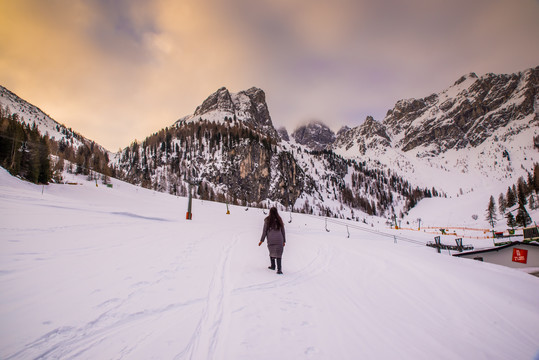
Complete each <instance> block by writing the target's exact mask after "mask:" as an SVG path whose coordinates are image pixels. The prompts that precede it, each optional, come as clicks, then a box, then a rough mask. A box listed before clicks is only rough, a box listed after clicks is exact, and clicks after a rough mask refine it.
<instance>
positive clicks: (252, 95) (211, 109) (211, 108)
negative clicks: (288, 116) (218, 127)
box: [175, 87, 278, 138]
mask: <svg viewBox="0 0 539 360" xmlns="http://www.w3.org/2000/svg"><path fill="white" fill-rule="evenodd" d="M225 119H231V120H232V119H234V121H240V122H243V123H244V124H246V125H248V126H249V127H251V128H253V129H255V130H257V131H259V132H261V133H263V134H264V135H267V136H270V137H272V138H278V135H277V131H276V130H275V128H274V127H273V123H272V121H271V116H270V113H269V110H268V105H267V103H266V94H265V93H264V91H263V90H261V89H259V88H256V87H252V88H250V89H248V90H243V91H240V92H238V93H231V92H230V91H228V89H227V88H225V87H222V88H220V89H219V90H217V91H216V92H214V93H213V94H211V95H210V96H209V97H208V98H207V99H206V100H204V102H203V103H202V105H200V106H198V107H197V108H196V110H195V112H194V113H193V115H188V116H184V117H182V118H180V119H179V120H178V121H176V122H175V125H180V124H182V123H185V122H190V121H201V120H208V121H215V122H224V121H225Z"/></svg>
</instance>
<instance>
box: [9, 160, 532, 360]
mask: <svg viewBox="0 0 539 360" xmlns="http://www.w3.org/2000/svg"><path fill="white" fill-rule="evenodd" d="M67 180H69V181H72V182H78V183H80V184H81V185H49V186H44V187H43V186H36V185H32V184H28V183H25V182H22V181H20V180H18V179H16V178H13V177H11V176H10V175H9V174H7V172H6V171H5V170H3V169H0V231H1V236H0V358H1V359H36V358H40V359H41V358H43V359H72V358H75V359H152V358H155V359H394V358H398V359H533V358H534V357H537V356H539V337H538V336H537V334H539V300H538V299H539V278H537V277H534V276H531V275H529V274H526V273H524V272H521V271H517V270H514V269H510V268H505V267H501V266H496V265H492V264H487V263H481V262H476V261H472V260H467V259H460V258H453V257H451V256H447V254H442V255H440V254H437V253H436V251H435V250H434V249H432V248H428V247H426V246H424V245H422V243H425V242H426V241H430V240H432V234H430V233H428V232H419V231H406V230H400V231H396V230H390V229H388V228H387V227H386V225H385V224H382V222H383V221H381V222H380V223H377V222H373V223H371V224H360V223H356V222H354V223H352V222H350V223H348V224H349V229H348V230H349V231H350V237H349V238H348V237H347V236H348V233H347V229H346V227H345V226H344V225H342V224H345V222H344V221H342V220H339V223H338V224H337V223H335V222H333V221H328V224H327V226H328V230H330V231H329V232H327V231H326V229H325V226H326V224H325V222H324V219H323V218H316V217H311V216H306V215H298V214H293V215H292V222H291V223H289V222H288V220H289V218H290V216H289V214H288V213H282V216H283V218H284V220H285V224H286V230H287V238H288V241H287V245H286V248H285V253H284V257H283V272H284V275H276V274H275V272H274V271H271V270H268V269H267V266H268V265H269V259H268V253H267V249H266V248H265V246H262V247H258V246H257V243H258V240H259V238H260V233H261V230H262V221H263V218H264V217H265V215H264V213H263V212H262V211H261V210H259V209H249V210H248V211H246V210H245V208H241V207H230V210H231V214H230V215H226V206H225V205H224V204H218V203H210V202H200V201H194V203H193V220H192V221H187V220H185V212H186V208H187V200H186V199H185V198H178V197H174V196H170V195H166V194H162V193H156V192H153V191H150V190H145V189H141V188H137V187H134V186H132V185H129V184H126V183H121V182H119V181H115V180H113V184H114V187H113V188H108V187H106V186H103V185H101V184H99V186H98V187H96V186H95V183H92V182H87V181H86V180H84V178H82V177H81V178H75V177H73V178H68V179H67ZM420 205H421V206H423V208H422V207H421V206H418V208H417V209H418V210H417V211H421V212H422V213H417V214H414V216H423V217H425V218H427V213H428V212H429V211H430V209H429V204H428V202H426V203H421V204H420ZM480 215H481V214H480ZM450 220H451V219H450ZM450 220H448V221H450ZM393 235H395V236H397V237H395V238H393ZM395 240H396V243H395ZM474 241H476V243H475V244H476V245H482V244H484V242H485V241H487V242H489V241H491V240H480V239H477V240H473V239H465V243H470V242H472V243H473V242H474Z"/></svg>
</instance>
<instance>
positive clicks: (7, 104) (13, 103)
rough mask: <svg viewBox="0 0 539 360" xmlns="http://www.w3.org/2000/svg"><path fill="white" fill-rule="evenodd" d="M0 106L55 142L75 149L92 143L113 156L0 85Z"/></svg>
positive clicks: (110, 154) (105, 151)
mask: <svg viewBox="0 0 539 360" xmlns="http://www.w3.org/2000/svg"><path fill="white" fill-rule="evenodd" d="M0 106H2V108H4V109H5V110H6V111H7V112H8V113H9V114H16V115H17V116H18V119H19V121H20V122H21V123H23V124H27V125H29V126H33V125H34V124H35V126H36V127H37V129H38V131H39V132H40V133H41V134H42V135H48V136H49V138H50V139H51V140H54V141H56V142H60V141H62V142H64V143H65V144H68V145H70V146H73V148H74V149H75V150H76V149H78V148H79V147H80V146H81V145H83V144H86V145H88V144H92V143H93V144H94V145H95V146H97V147H98V148H99V149H100V150H101V151H102V152H103V153H107V154H108V156H109V158H113V157H114V154H113V153H111V152H110V151H108V150H106V149H105V148H104V147H102V146H100V145H98V144H96V143H95V142H94V141H92V140H90V139H87V138H85V137H84V136H82V135H81V134H79V133H77V132H75V131H74V130H72V129H71V128H67V127H66V126H64V125H62V124H60V123H58V122H56V120H54V119H53V118H51V117H50V116H49V115H47V114H46V113H45V112H43V111H42V110H41V109H40V108H38V107H37V106H35V105H32V104H30V103H29V102H27V101H26V100H24V99H21V98H20V97H19V96H17V95H16V94H14V93H13V92H11V91H9V90H8V89H6V88H5V87H3V86H0Z"/></svg>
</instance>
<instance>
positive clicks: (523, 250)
mask: <svg viewBox="0 0 539 360" xmlns="http://www.w3.org/2000/svg"><path fill="white" fill-rule="evenodd" d="M453 256H457V257H463V258H467V259H473V260H478V261H484V262H488V263H492V264H498V265H503V266H507V267H512V268H520V269H523V268H536V269H532V271H533V272H535V271H537V268H539V243H535V242H531V243H528V242H520V241H516V242H512V243H510V244H507V245H503V246H496V247H493V248H489V249H484V250H477V251H468V252H463V253H458V254H453ZM534 275H535V274H534Z"/></svg>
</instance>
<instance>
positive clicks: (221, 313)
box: [175, 235, 239, 360]
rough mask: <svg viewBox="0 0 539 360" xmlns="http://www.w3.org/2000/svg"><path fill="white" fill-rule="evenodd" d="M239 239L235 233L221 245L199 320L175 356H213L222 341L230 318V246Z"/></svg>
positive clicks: (205, 357)
mask: <svg viewBox="0 0 539 360" xmlns="http://www.w3.org/2000/svg"><path fill="white" fill-rule="evenodd" d="M238 240H239V236H238V235H236V236H235V237H234V240H233V241H232V243H230V244H228V245H227V246H225V247H224V249H223V252H222V255H221V256H220V259H219V263H218V265H217V266H216V268H215V271H214V273H213V276H212V280H211V282H210V286H209V289H208V295H207V297H206V300H205V305H204V309H203V310H202V313H201V316H200V320H199V322H198V324H197V326H196V328H195V331H194V332H193V335H192V336H191V339H190V341H189V343H188V344H187V346H186V348H185V349H184V350H183V351H182V352H181V353H179V354H178V355H177V356H176V357H175V359H177V360H179V359H207V360H209V359H214V358H215V357H216V355H218V354H220V353H222V352H220V351H218V349H219V347H220V346H221V344H222V343H223V334H222V333H223V328H226V323H227V322H228V321H229V314H230V312H229V311H228V310H229V308H230V305H229V302H230V295H231V286H230V258H231V253H232V249H233V248H234V246H235V245H236V243H237V242H238Z"/></svg>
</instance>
